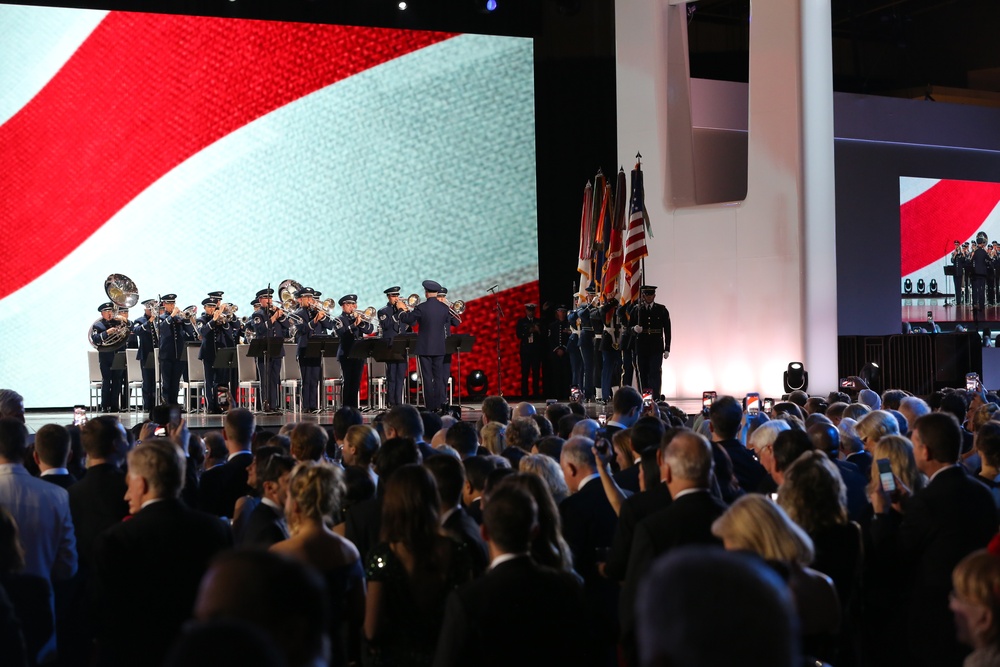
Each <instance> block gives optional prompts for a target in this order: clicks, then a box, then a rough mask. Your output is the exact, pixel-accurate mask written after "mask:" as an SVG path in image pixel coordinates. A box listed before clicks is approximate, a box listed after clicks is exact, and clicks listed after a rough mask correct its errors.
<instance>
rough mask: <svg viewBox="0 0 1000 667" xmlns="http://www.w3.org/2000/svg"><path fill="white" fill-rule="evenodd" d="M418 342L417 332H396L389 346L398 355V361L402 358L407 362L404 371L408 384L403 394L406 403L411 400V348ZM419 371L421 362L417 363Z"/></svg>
mask: <svg viewBox="0 0 1000 667" xmlns="http://www.w3.org/2000/svg"><path fill="white" fill-rule="evenodd" d="M416 344H417V334H415V333H401V334H396V337H395V338H393V339H392V344H391V345H390V346H389V349H390V350H392V353H393V354H394V355H395V356H396V359H395V360H396V361H400V360H401V361H402V362H403V363H405V364H406V372H405V373H404V375H405V376H406V384H405V389H404V391H403V394H404V396H403V400H404V402H406V403H409V402H410V401H409V397H410V364H409V360H410V355H411V352H410V350H412V349H413V348H414V347H415V346H416ZM419 371H420V364H419V363H418V364H417V372H419Z"/></svg>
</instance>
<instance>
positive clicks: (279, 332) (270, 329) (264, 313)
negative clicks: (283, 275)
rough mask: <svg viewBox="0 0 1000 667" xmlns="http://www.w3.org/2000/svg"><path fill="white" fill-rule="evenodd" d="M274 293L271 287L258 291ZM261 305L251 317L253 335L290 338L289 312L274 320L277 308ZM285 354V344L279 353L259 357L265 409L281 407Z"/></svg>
mask: <svg viewBox="0 0 1000 667" xmlns="http://www.w3.org/2000/svg"><path fill="white" fill-rule="evenodd" d="M273 295H274V290H273V289H271V288H268V289H262V290H260V291H259V292H257V298H258V299H261V298H266V299H270V298H271V297H272V296H273ZM260 305H261V307H260V308H258V309H257V310H255V311H254V313H253V316H252V317H251V318H250V328H252V329H253V337H254V338H255V339H257V338H281V339H285V338H288V336H289V332H290V324H289V321H288V316H287V314H286V315H285V316H283V317H281V318H279V319H278V320H277V321H274V322H272V321H271V317H272V316H273V315H274V311H275V308H273V307H271V306H267V307H266V308H265V307H264V304H260ZM284 356H285V346H284V345H282V346H281V347H280V348H279V349H278V353H277V354H276V355H275V356H273V357H270V358H268V357H267V356H266V355H265V356H263V357H258V358H257V376H258V378H259V379H260V393H261V401H262V402H261V405H262V407H263V408H264V409H265V410H275V409H277V408H279V407H281V406H280V405H279V404H278V397H279V396H280V391H281V360H282V359H283V358H284Z"/></svg>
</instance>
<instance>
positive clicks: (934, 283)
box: [931, 278, 938, 294]
mask: <svg viewBox="0 0 1000 667" xmlns="http://www.w3.org/2000/svg"><path fill="white" fill-rule="evenodd" d="M937 291H938V288H937V280H935V279H933V278H931V294H937Z"/></svg>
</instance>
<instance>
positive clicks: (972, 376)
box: [965, 373, 979, 391]
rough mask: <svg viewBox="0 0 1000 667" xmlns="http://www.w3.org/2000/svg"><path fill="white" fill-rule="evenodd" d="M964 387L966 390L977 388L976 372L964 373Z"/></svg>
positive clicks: (977, 378) (977, 375) (977, 377)
mask: <svg viewBox="0 0 1000 667" xmlns="http://www.w3.org/2000/svg"><path fill="white" fill-rule="evenodd" d="M965 388H966V390H968V391H976V389H978V388H979V374H978V373H966V375H965Z"/></svg>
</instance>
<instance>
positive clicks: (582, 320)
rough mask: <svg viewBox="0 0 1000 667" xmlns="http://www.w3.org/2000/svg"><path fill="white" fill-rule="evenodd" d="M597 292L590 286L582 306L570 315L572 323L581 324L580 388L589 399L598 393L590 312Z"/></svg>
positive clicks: (581, 303)
mask: <svg viewBox="0 0 1000 667" xmlns="http://www.w3.org/2000/svg"><path fill="white" fill-rule="evenodd" d="M595 292H596V290H595V289H594V287H593V285H591V286H590V287H588V288H587V291H586V294H585V295H584V296H583V298H582V299H581V301H580V306H579V307H578V308H577V309H576V310H575V311H573V312H572V313H570V315H569V321H570V324H574V323H579V325H580V356H581V357H582V358H583V383H582V384H581V385H580V389H581V390H582V391H583V395H584V397H586V398H587V399H588V400H590V399H593V398H594V396H596V395H597V391H596V389H595V387H594V325H593V323H592V321H591V313H590V311H591V310H592V309H591V307H590V299H592V298H593V297H594V293H595Z"/></svg>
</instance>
